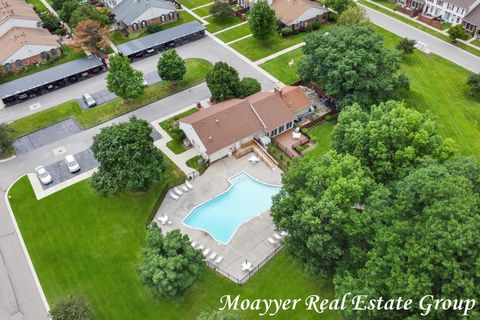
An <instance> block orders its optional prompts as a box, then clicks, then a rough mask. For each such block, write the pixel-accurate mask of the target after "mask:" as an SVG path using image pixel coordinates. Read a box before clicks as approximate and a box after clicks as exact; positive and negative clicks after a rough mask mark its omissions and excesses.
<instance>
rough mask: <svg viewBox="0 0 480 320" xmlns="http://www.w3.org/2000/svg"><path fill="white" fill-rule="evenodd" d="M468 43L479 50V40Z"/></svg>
mask: <svg viewBox="0 0 480 320" xmlns="http://www.w3.org/2000/svg"><path fill="white" fill-rule="evenodd" d="M470 43H471V44H473V45H475V46H477V47H479V48H480V40H479V39H475V40H473V41H472V42H470Z"/></svg>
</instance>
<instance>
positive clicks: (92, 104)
mask: <svg viewBox="0 0 480 320" xmlns="http://www.w3.org/2000/svg"><path fill="white" fill-rule="evenodd" d="M82 98H83V101H85V103H86V104H87V106H88V107H95V106H96V105H97V101H95V99H93V98H92V96H91V95H89V94H88V93H84V94H83V96H82Z"/></svg>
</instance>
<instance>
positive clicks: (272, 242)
mask: <svg viewBox="0 0 480 320" xmlns="http://www.w3.org/2000/svg"><path fill="white" fill-rule="evenodd" d="M267 240H268V242H270V243H271V244H273V245H275V244H277V242H276V241H275V240H273V239H272V238H268V239H267Z"/></svg>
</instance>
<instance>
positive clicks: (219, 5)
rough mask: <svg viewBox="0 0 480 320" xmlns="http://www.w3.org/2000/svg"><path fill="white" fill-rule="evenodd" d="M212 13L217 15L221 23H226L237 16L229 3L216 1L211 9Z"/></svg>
mask: <svg viewBox="0 0 480 320" xmlns="http://www.w3.org/2000/svg"><path fill="white" fill-rule="evenodd" d="M210 13H211V14H213V15H215V18H216V19H218V20H219V21H225V20H227V19H228V18H229V17H231V16H233V15H234V14H235V10H233V8H232V7H231V6H230V4H229V3H228V2H223V1H216V2H215V3H214V4H213V5H212V6H211V7H210Z"/></svg>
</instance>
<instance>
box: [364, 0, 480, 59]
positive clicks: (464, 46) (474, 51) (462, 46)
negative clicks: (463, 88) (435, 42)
mask: <svg viewBox="0 0 480 320" xmlns="http://www.w3.org/2000/svg"><path fill="white" fill-rule="evenodd" d="M359 2H360V3H361V4H363V5H365V6H367V7H370V8H372V9H375V10H377V11H380V12H382V13H384V14H386V15H388V16H391V17H393V18H395V19H397V20H400V21H402V22H404V23H406V24H408V25H411V26H412V27H415V28H417V29H420V30H422V31H424V32H426V33H428V34H430V35H432V36H434V37H437V38H439V39H442V40H444V41H446V42H448V43H450V44H452V45H454V46H456V47H459V48H460V49H463V50H465V51H468V52H470V53H471V54H474V55H477V56H480V50H477V49H475V48H472V47H471V46H469V45H467V44H464V43H462V42H458V41H457V42H455V43H452V41H451V39H450V38H449V36H448V35H446V34H444V33H442V32H441V31H440V30H439V31H435V30H432V29H430V28H428V27H426V26H424V25H422V24H420V23H418V22H415V21H412V20H410V19H408V18H407V17H404V16H401V15H398V14H396V13H394V12H393V11H392V10H389V9H387V8H384V7H382V6H378V5H375V4H373V3H370V2H368V1H365V0H359Z"/></svg>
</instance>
